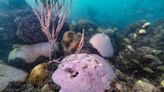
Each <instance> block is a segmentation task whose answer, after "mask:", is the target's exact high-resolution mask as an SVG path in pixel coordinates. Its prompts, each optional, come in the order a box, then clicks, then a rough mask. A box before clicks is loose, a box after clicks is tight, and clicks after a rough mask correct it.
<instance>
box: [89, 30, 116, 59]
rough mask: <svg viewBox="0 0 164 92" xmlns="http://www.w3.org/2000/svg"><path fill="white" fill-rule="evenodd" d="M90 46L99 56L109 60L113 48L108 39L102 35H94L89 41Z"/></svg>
mask: <svg viewBox="0 0 164 92" xmlns="http://www.w3.org/2000/svg"><path fill="white" fill-rule="evenodd" d="M89 43H90V44H92V46H93V47H94V48H95V49H96V50H97V51H98V52H99V54H100V55H102V56H103V57H106V58H110V57H112V56H113V54H114V50H113V46H112V43H111V40H110V38H109V37H108V36H107V35H106V34H103V33H99V34H96V35H94V36H93V37H92V38H91V39H90V41H89Z"/></svg>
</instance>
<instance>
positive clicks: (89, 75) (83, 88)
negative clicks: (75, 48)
mask: <svg viewBox="0 0 164 92" xmlns="http://www.w3.org/2000/svg"><path fill="white" fill-rule="evenodd" d="M114 78H115V72H114V70H113V68H112V66H111V65H110V64H109V63H108V62H107V61H106V60H105V59H104V58H102V57H100V56H98V55H96V54H85V53H80V54H71V55H69V56H67V57H65V58H64V59H63V60H62V63H61V64H59V66H58V68H57V70H56V71H55V72H54V73H53V75H52V79H53V81H54V82H55V83H56V84H58V85H59V86H61V89H60V91H59V92H104V91H106V90H109V89H110V83H111V81H112V80H113V79H114Z"/></svg>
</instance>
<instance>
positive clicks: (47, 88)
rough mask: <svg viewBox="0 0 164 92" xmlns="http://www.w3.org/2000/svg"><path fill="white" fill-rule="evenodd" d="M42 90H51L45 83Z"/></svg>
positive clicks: (44, 91)
mask: <svg viewBox="0 0 164 92" xmlns="http://www.w3.org/2000/svg"><path fill="white" fill-rule="evenodd" d="M41 92H50V88H49V85H48V84H45V85H44V86H43V87H42V88H41Z"/></svg>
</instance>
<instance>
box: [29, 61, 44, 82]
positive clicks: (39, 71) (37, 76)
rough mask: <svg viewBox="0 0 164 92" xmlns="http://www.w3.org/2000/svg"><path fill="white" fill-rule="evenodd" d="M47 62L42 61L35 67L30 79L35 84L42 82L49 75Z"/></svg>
mask: <svg viewBox="0 0 164 92" xmlns="http://www.w3.org/2000/svg"><path fill="white" fill-rule="evenodd" d="M46 68H47V64H46V63H42V64H39V65H37V66H36V67H34V68H33V69H32V71H31V73H30V76H29V78H28V81H29V82H30V83H33V84H37V83H41V82H43V81H44V80H45V78H46V77H47V72H46V71H47V70H46Z"/></svg>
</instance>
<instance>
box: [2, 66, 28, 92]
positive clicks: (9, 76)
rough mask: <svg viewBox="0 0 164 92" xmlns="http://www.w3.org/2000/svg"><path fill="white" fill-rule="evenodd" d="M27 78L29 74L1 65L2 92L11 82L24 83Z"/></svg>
mask: <svg viewBox="0 0 164 92" xmlns="http://www.w3.org/2000/svg"><path fill="white" fill-rule="evenodd" d="M27 76H28V73H26V72H24V71H22V70H20V69H17V68H14V67H11V66H8V65H5V64H0V91H1V92H2V90H4V89H5V88H6V87H7V85H8V84H9V83H10V82H13V81H15V82H16V81H19V82H24V81H25V80H26V77H27Z"/></svg>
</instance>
